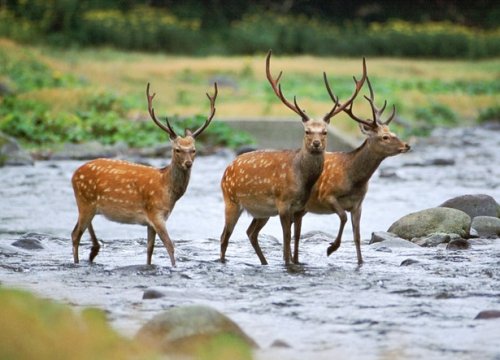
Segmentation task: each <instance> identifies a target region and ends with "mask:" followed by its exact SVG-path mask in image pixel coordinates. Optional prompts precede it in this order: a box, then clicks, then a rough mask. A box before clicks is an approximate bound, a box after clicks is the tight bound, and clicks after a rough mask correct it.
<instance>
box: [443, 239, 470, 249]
mask: <svg viewBox="0 0 500 360" xmlns="http://www.w3.org/2000/svg"><path fill="white" fill-rule="evenodd" d="M469 248H470V243H469V242H468V241H467V240H465V239H455V240H452V241H450V242H449V243H448V245H446V250H467V249H469Z"/></svg>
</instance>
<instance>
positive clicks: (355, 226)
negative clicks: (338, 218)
mask: <svg viewBox="0 0 500 360" xmlns="http://www.w3.org/2000/svg"><path fill="white" fill-rule="evenodd" d="M360 220H361V205H360V206H358V207H357V208H355V209H354V210H352V211H351V224H352V232H353V233H354V244H355V245H356V255H357V257H358V265H362V264H363V257H362V256H361V232H360V226H359V223H360Z"/></svg>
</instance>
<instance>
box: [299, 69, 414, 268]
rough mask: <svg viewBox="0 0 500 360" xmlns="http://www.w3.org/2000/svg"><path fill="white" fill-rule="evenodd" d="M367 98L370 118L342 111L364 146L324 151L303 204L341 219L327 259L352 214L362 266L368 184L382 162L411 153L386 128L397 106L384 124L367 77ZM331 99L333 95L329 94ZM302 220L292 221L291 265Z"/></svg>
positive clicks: (346, 109)
mask: <svg viewBox="0 0 500 360" xmlns="http://www.w3.org/2000/svg"><path fill="white" fill-rule="evenodd" d="M366 82H367V83H368V88H369V90H370V97H367V96H365V98H366V100H368V102H369V103H370V107H371V110H372V118H371V119H362V118H360V117H358V116H356V115H355V114H354V113H353V111H352V103H350V104H349V105H348V106H346V107H345V108H344V112H346V113H347V114H349V116H350V117H351V118H352V119H353V120H355V121H357V122H358V123H359V126H360V129H361V131H362V132H363V134H365V135H366V136H367V138H366V140H365V141H364V142H363V144H362V145H361V146H360V147H358V148H357V149H355V150H353V151H351V152H327V153H325V162H324V166H323V172H322V173H321V176H320V177H319V179H318V181H317V182H316V184H315V185H314V187H313V189H312V192H311V196H310V198H309V200H308V202H307V204H306V207H305V210H306V212H311V213H315V214H337V215H338V216H339V218H340V227H339V230H338V234H337V237H336V238H335V241H334V242H332V243H331V244H330V246H329V247H328V249H327V255H328V256H330V255H331V254H332V253H333V252H334V251H336V250H337V249H338V248H339V246H340V243H341V241H342V233H343V231H344V226H345V224H346V222H347V214H346V212H347V211H348V212H350V213H351V223H352V228H353V233H354V243H355V245H356V254H357V259H358V264H360V265H361V264H362V263H363V258H362V256H361V235H360V227H359V223H360V219H361V207H362V204H363V200H364V198H365V195H366V192H367V191H368V182H369V180H370V178H371V176H372V175H373V173H374V172H375V170H377V168H378V167H379V165H380V164H381V162H382V161H383V160H384V159H385V158H387V157H389V156H394V155H397V154H401V153H405V152H407V151H408V150H410V146H409V145H408V144H407V143H406V142H403V141H401V140H400V139H399V138H398V136H397V135H396V134H394V133H393V132H392V131H391V130H390V129H389V123H390V122H391V121H392V119H393V118H394V116H395V114H396V107H395V106H393V108H392V114H391V115H390V116H389V118H388V119H387V120H386V121H382V120H381V117H382V113H383V112H384V110H385V108H386V105H387V101H385V102H384V105H383V106H382V108H380V109H379V108H377V107H376V106H375V104H374V98H375V97H374V93H373V89H372V86H371V84H370V79H369V78H367V80H366ZM329 93H330V96H331V97H332V99H334V95H333V93H332V92H330V91H329ZM301 220H302V218H301V217H300V218H298V221H297V222H295V225H294V226H295V227H294V238H295V242H294V255H293V258H294V262H298V258H299V239H300V231H301Z"/></svg>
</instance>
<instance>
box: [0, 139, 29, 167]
mask: <svg viewBox="0 0 500 360" xmlns="http://www.w3.org/2000/svg"><path fill="white" fill-rule="evenodd" d="M33 164H34V162H33V159H32V158H31V155H30V154H29V153H28V152H27V151H25V150H23V149H22V148H21V146H20V145H19V143H18V142H17V141H16V139H14V138H12V137H10V136H7V135H5V134H4V133H2V132H0V167H1V166H5V165H10V166H23V165H33Z"/></svg>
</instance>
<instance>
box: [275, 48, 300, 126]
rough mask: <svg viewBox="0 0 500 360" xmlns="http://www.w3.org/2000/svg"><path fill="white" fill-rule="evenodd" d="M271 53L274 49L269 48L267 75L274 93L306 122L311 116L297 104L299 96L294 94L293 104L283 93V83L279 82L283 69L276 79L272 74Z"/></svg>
mask: <svg viewBox="0 0 500 360" xmlns="http://www.w3.org/2000/svg"><path fill="white" fill-rule="evenodd" d="M271 54H272V50H269V52H268V53H267V57H266V75H267V80H269V82H270V83H271V87H272V88H273V90H274V93H275V94H276V96H278V97H279V98H280V100H281V102H282V103H283V104H285V105H286V107H288V108H289V109H290V110H292V111H293V112H295V113H296V114H297V115H299V116H300V117H301V118H302V121H303V122H306V121H308V120H309V117H308V116H307V115H306V113H305V112H304V111H302V110H301V109H300V106H299V105H298V104H297V98H296V97H295V96H294V97H293V104H292V103H291V102H290V101H288V100H287V99H286V98H285V96H284V95H283V91H282V90H281V84H280V83H279V81H280V78H281V75H282V74H283V71H280V73H279V75H278V77H277V78H276V79H274V78H273V76H272V75H271V69H270V67H271Z"/></svg>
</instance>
